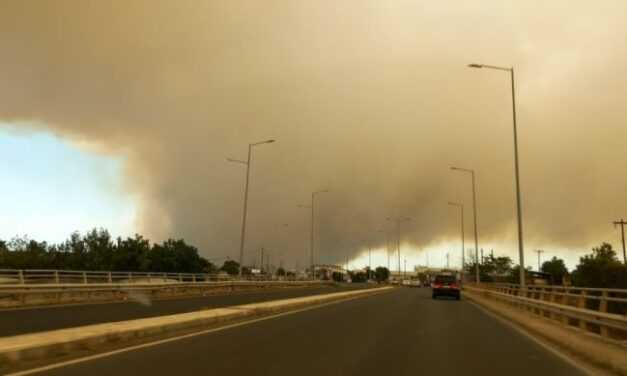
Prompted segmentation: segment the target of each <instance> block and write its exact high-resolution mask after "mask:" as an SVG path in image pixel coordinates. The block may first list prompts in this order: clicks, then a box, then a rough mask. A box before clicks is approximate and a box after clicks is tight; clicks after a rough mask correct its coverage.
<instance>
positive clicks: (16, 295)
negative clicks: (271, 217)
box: [0, 281, 332, 309]
mask: <svg viewBox="0 0 627 376" xmlns="http://www.w3.org/2000/svg"><path fill="white" fill-rule="evenodd" d="M330 284H332V283H331V282H325V281H228V282H194V283H187V282H165V283H154V282H153V283H133V284H126V283H114V284H109V283H102V284H98V283H91V284H85V285H83V284H41V285H13V286H11V285H9V286H1V287H0V309H2V308H18V307H29V306H43V305H59V304H76V303H79V304H80V303H94V302H107V301H125V300H135V299H138V298H139V299H140V300H141V301H150V300H153V299H166V298H175V297H185V296H205V295H217V294H226V293H230V292H234V291H250V290H259V289H268V288H287V287H308V286H321V285H330Z"/></svg>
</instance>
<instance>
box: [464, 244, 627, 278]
mask: <svg viewBox="0 0 627 376" xmlns="http://www.w3.org/2000/svg"><path fill="white" fill-rule="evenodd" d="M475 265H476V263H475V262H474V260H472V261H470V262H466V268H465V272H466V273H468V274H469V275H471V276H474V275H475ZM540 271H541V272H542V273H545V275H544V277H545V278H548V283H550V284H556V285H561V284H572V285H574V286H581V287H600V288H627V266H625V265H624V264H623V263H622V262H621V261H620V260H619V259H618V256H617V254H616V251H615V250H614V249H612V245H611V244H609V243H602V244H601V245H600V246H598V247H594V248H592V253H590V254H587V255H585V256H583V257H581V258H580V259H579V264H577V266H576V267H575V269H573V270H572V271H569V270H568V268H567V267H566V264H565V263H564V260H562V259H559V258H557V257H553V258H551V259H550V260H547V261H545V262H543V263H542V266H541V268H540ZM527 273H528V275H530V274H532V271H531V268H530V267H528V268H527ZM479 274H480V278H481V281H483V282H508V283H518V282H519V276H520V266H518V265H516V264H514V263H513V261H512V259H511V258H509V257H494V256H492V255H490V256H488V257H484V259H483V262H480V263H479Z"/></svg>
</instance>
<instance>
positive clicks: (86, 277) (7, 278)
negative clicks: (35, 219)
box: [0, 269, 295, 288]
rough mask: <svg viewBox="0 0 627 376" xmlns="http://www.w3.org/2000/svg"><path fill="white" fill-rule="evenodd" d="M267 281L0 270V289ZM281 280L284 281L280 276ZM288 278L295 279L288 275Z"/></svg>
mask: <svg viewBox="0 0 627 376" xmlns="http://www.w3.org/2000/svg"><path fill="white" fill-rule="evenodd" d="M242 280H243V281H269V280H277V278H273V277H272V276H268V275H262V276H243V277H242V278H241V279H240V278H238V277H233V276H230V275H225V274H205V273H157V272H113V271H86V270H49V269H24V270H17V269H0V288H2V286H3V285H37V284H94V283H99V284H102V283H108V284H117V283H127V284H131V283H176V282H178V283H182V282H185V283H199V282H219V281H242ZM281 280H288V279H287V278H282V279H281ZM289 280H295V279H294V278H290V279H289Z"/></svg>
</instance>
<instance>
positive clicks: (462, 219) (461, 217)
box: [448, 201, 466, 281]
mask: <svg viewBox="0 0 627 376" xmlns="http://www.w3.org/2000/svg"><path fill="white" fill-rule="evenodd" d="M448 204H449V205H451V206H456V207H458V208H459V209H460V210H461V213H460V219H461V230H462V281H463V280H464V264H465V263H466V256H465V254H464V204H462V203H459V202H451V201H449V203H448Z"/></svg>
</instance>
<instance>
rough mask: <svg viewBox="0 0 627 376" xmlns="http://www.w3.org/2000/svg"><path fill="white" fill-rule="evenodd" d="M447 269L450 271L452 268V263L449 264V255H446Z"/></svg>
mask: <svg viewBox="0 0 627 376" xmlns="http://www.w3.org/2000/svg"><path fill="white" fill-rule="evenodd" d="M446 268H447V269H449V268H450V263H449V253H448V252H447V253H446Z"/></svg>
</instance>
